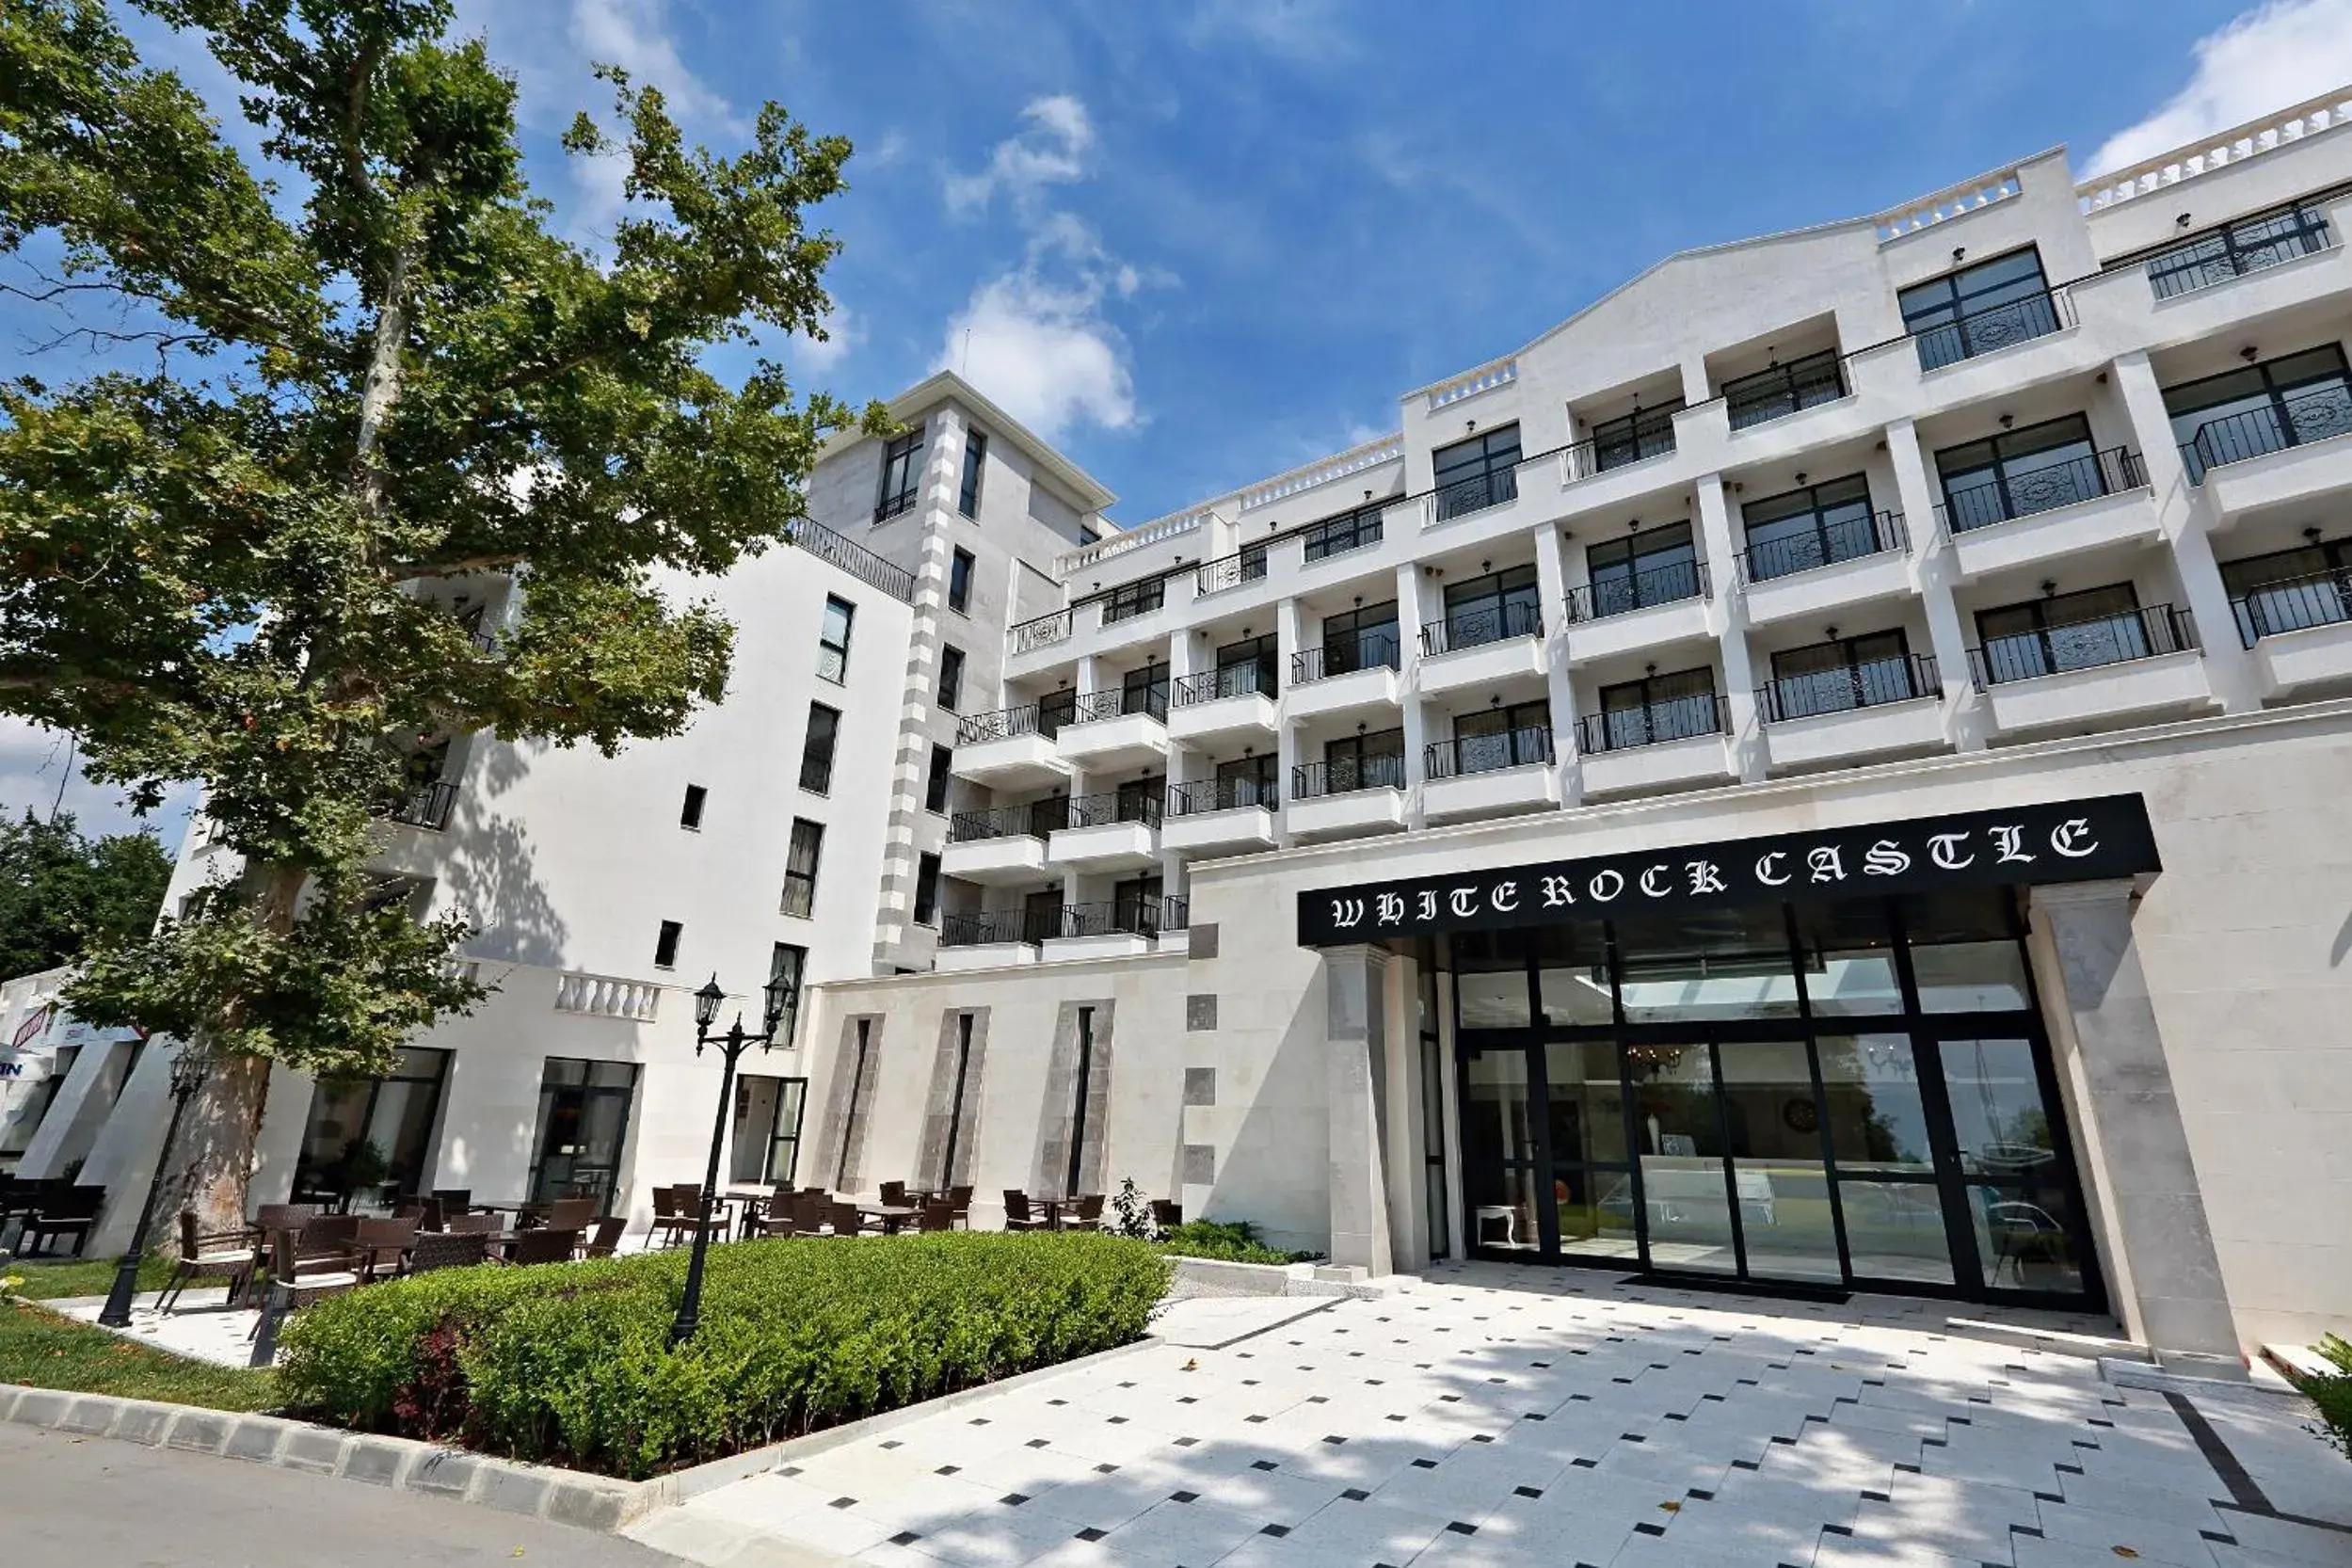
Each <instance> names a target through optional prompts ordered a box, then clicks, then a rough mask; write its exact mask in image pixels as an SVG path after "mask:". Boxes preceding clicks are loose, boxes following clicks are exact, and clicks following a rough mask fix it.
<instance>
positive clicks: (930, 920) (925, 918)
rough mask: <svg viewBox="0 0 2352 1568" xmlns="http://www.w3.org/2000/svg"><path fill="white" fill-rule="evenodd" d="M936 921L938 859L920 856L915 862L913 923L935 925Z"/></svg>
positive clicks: (937, 916)
mask: <svg viewBox="0 0 2352 1568" xmlns="http://www.w3.org/2000/svg"><path fill="white" fill-rule="evenodd" d="M938 921H939V857H938V856H936V855H925V856H919V857H918V858H917V859H916V861H915V923H916V924H917V925H936V924H937V923H938Z"/></svg>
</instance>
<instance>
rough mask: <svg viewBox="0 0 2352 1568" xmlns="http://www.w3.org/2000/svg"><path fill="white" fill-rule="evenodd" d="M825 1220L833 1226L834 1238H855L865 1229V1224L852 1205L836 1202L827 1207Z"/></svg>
mask: <svg viewBox="0 0 2352 1568" xmlns="http://www.w3.org/2000/svg"><path fill="white" fill-rule="evenodd" d="M825 1219H826V1221H827V1222H828V1223H829V1224H831V1225H832V1226H833V1234H834V1235H836V1236H855V1235H856V1234H857V1233H858V1231H860V1230H861V1229H863V1228H864V1227H865V1223H866V1222H865V1219H864V1217H863V1216H861V1215H860V1214H859V1213H858V1212H857V1206H856V1204H854V1203H839V1202H836V1203H833V1204H831V1205H829V1206H827V1210H826V1213H825Z"/></svg>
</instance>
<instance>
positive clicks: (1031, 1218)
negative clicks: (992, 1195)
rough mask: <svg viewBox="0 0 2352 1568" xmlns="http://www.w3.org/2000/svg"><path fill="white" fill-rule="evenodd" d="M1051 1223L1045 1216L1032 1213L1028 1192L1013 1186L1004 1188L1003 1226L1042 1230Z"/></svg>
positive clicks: (1008, 1228)
mask: <svg viewBox="0 0 2352 1568" xmlns="http://www.w3.org/2000/svg"><path fill="white" fill-rule="evenodd" d="M1050 1224H1051V1221H1049V1220H1048V1218H1047V1217H1046V1216H1044V1215H1042V1214H1039V1215H1032V1214H1031V1213H1030V1211H1029V1194H1028V1193H1027V1192H1016V1190H1014V1189H1013V1188H1010V1187H1008V1188H1006V1189H1005V1190H1004V1228H1005V1229H1007V1230H1044V1229H1047V1228H1048V1226H1049V1225H1050Z"/></svg>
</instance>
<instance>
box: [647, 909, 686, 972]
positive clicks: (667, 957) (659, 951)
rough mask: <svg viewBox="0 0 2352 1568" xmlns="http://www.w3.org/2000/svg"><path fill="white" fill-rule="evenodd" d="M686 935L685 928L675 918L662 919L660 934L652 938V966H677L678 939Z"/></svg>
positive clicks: (662, 967)
mask: <svg viewBox="0 0 2352 1568" xmlns="http://www.w3.org/2000/svg"><path fill="white" fill-rule="evenodd" d="M685 935H686V928H685V927H684V926H683V925H681V924H680V923H679V922H678V921H676V920H664V921H663V922H662V931H661V935H659V936H655V937H654V938H653V967H654V968H657V969H674V968H678V939H679V938H680V936H685Z"/></svg>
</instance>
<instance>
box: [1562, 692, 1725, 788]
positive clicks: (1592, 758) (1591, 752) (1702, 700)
mask: <svg viewBox="0 0 2352 1568" xmlns="http://www.w3.org/2000/svg"><path fill="white" fill-rule="evenodd" d="M1730 732H1731V704H1730V703H1729V702H1728V701H1727V700H1726V699H1725V698H1723V697H1722V696H1720V695H1718V694H1716V693H1714V692H1706V693H1702V694H1699V695H1696V696H1686V697H1669V698H1667V699H1665V700H1663V701H1659V702H1653V703H1650V704H1648V705H1646V706H1644V707H1640V708H1625V709H1619V710H1617V711H1615V712H1604V713H1588V714H1586V715H1585V716H1584V717H1582V718H1580V719H1578V720H1577V721H1576V748H1577V750H1578V751H1579V752H1581V753H1582V754H1583V755H1582V772H1583V776H1584V791H1585V793H1586V794H1588V795H1603V794H1627V793H1637V792H1643V791H1651V790H1668V789H1677V788H1682V787H1686V786H1688V785H1691V784H1701V783H1715V782H1720V781H1721V780H1724V779H1728V778H1730V777H1732V776H1734V770H1733V767H1732V760H1731V749H1730V747H1729V746H1727V745H1726V744H1724V737H1725V736H1727V735H1728V734H1729V733H1730Z"/></svg>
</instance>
